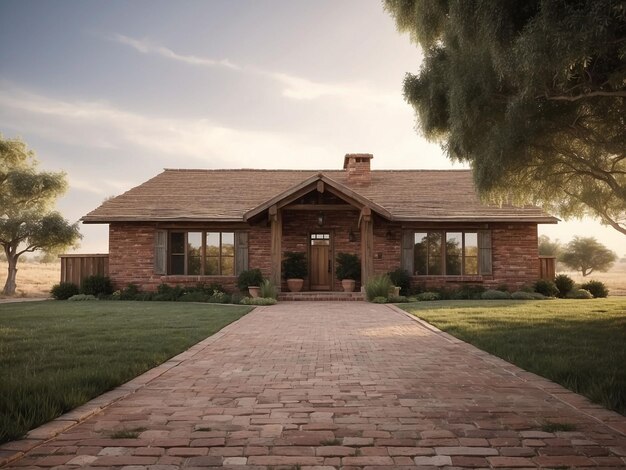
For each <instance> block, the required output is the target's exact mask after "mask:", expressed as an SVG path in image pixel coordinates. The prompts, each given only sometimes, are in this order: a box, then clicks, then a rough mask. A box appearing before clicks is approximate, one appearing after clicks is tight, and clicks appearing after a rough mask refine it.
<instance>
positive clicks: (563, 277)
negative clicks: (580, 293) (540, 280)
mask: <svg viewBox="0 0 626 470" xmlns="http://www.w3.org/2000/svg"><path fill="white" fill-rule="evenodd" d="M554 285H556V288H557V289H558V290H559V297H562V298H564V297H567V294H569V293H570V291H572V290H574V287H575V284H574V280H573V279H572V278H571V277H569V276H568V275H567V274H559V275H558V276H557V277H555V278H554Z"/></svg>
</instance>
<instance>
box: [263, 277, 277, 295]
mask: <svg viewBox="0 0 626 470" xmlns="http://www.w3.org/2000/svg"><path fill="white" fill-rule="evenodd" d="M259 287H260V289H259V295H260V296H261V297H263V298H266V299H276V298H278V290H277V289H276V286H275V285H274V283H273V282H272V281H270V280H269V279H265V280H264V281H263V282H262V283H261V285H260V286H259Z"/></svg>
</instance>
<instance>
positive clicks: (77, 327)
mask: <svg viewBox="0 0 626 470" xmlns="http://www.w3.org/2000/svg"><path fill="white" fill-rule="evenodd" d="M250 310H251V308H250V307H246V306H233V305H216V304H210V305H208V304H191V303H173V302H125V301H116V302H107V301H98V302H58V301H43V302H18V303H11V304H4V305H2V306H0V377H1V378H2V379H1V380H0V442H6V441H9V440H13V439H16V438H19V437H21V436H23V435H24V434H25V433H26V432H27V431H28V430H29V429H32V428H34V427H36V426H38V425H40V424H42V423H45V422H47V421H50V420H52V419H54V418H56V417H57V416H59V415H61V414H62V413H65V412H67V411H69V410H71V409H73V408H75V407H77V406H79V405H81V404H83V403H85V402H87V401H88V400H90V399H92V398H94V397H96V396H98V395H100V394H102V393H104V392H106V391H107V390H111V389H112V388H115V387H117V386H118V385H121V384H122V383H124V382H127V381H128V380H130V379H132V378H134V377H136V376H138V375H140V374H141V373H143V372H145V371H147V370H149V369H151V368H153V367H155V366H157V365H159V364H161V363H163V362H165V361H166V360H168V359H169V358H171V357H173V356H175V355H177V354H179V353H181V352H182V351H184V350H186V349H188V348H189V347H190V346H192V345H194V344H196V343H198V342H199V341H201V340H203V339H204V338H206V337H208V336H210V335H212V334H214V333H216V332H217V331H219V330H220V329H222V328H223V327H225V326H226V325H228V324H229V323H231V322H233V321H235V320H237V319H239V318H241V317H242V316H243V315H245V314H246V313H248V312H249V311H250Z"/></svg>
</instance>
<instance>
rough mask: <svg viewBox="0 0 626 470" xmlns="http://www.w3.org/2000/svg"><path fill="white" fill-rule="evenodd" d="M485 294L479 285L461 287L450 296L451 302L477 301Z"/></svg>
mask: <svg viewBox="0 0 626 470" xmlns="http://www.w3.org/2000/svg"><path fill="white" fill-rule="evenodd" d="M483 292H485V288H484V287H483V286H480V285H467V286H461V287H460V288H459V289H457V290H456V291H455V292H454V293H453V294H452V299H453V300H478V299H480V295H481V294H482V293H483Z"/></svg>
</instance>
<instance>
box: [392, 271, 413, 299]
mask: <svg viewBox="0 0 626 470" xmlns="http://www.w3.org/2000/svg"><path fill="white" fill-rule="evenodd" d="M389 278H390V279H391V282H393V285H394V286H396V287H399V288H400V294H401V295H409V294H410V292H411V275H410V274H409V272H408V271H407V270H406V269H401V268H398V269H396V270H395V271H391V272H390V273H389Z"/></svg>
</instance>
